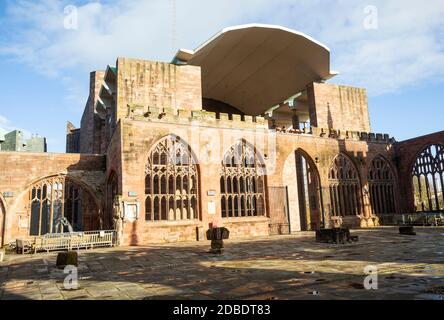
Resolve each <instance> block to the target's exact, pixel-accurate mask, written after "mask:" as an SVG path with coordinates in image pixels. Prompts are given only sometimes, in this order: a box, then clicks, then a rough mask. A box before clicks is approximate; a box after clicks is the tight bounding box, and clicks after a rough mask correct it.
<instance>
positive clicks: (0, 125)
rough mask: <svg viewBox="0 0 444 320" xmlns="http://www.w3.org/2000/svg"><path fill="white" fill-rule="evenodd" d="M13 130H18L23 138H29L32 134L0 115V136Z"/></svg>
mask: <svg viewBox="0 0 444 320" xmlns="http://www.w3.org/2000/svg"><path fill="white" fill-rule="evenodd" d="M14 130H20V131H21V132H22V133H23V135H24V137H25V138H29V137H31V135H32V133H31V132H30V131H28V130H24V129H21V128H17V127H15V126H14V125H13V124H12V123H11V121H10V120H9V119H8V118H6V117H5V116H2V115H0V136H1V135H4V134H6V133H9V132H11V131H14Z"/></svg>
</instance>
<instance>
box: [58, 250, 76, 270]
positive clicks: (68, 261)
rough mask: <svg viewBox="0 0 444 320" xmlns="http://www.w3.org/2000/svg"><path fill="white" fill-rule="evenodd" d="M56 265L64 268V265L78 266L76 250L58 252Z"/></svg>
mask: <svg viewBox="0 0 444 320" xmlns="http://www.w3.org/2000/svg"><path fill="white" fill-rule="evenodd" d="M56 266H57V268H58V269H65V267H66V266H74V267H78V266H79V260H78V255H77V252H76V251H68V252H59V254H58V255H57V262H56Z"/></svg>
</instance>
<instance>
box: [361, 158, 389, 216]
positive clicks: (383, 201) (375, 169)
mask: <svg viewBox="0 0 444 320" xmlns="http://www.w3.org/2000/svg"><path fill="white" fill-rule="evenodd" d="M367 179H368V189H369V193H370V203H371V207H372V212H373V214H374V215H379V216H380V215H385V214H394V213H396V204H395V203H396V202H395V175H394V173H393V170H392V168H391V167H390V164H389V162H388V161H387V160H386V159H384V158H383V157H382V156H376V157H375V158H374V159H373V161H372V164H371V166H370V169H369V171H368V175H367Z"/></svg>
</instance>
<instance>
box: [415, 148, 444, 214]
mask: <svg viewBox="0 0 444 320" xmlns="http://www.w3.org/2000/svg"><path fill="white" fill-rule="evenodd" d="M412 179H413V196H414V199H415V208H416V211H417V212H442V211H444V147H443V146H441V145H437V144H433V145H430V146H428V147H426V148H425V149H424V150H423V151H422V152H421V153H420V154H419V156H418V157H417V158H416V161H415V164H414V165H413V170H412Z"/></svg>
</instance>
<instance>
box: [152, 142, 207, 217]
mask: <svg viewBox="0 0 444 320" xmlns="http://www.w3.org/2000/svg"><path fill="white" fill-rule="evenodd" d="M145 174H146V176H145V196H146V198H145V219H146V220H147V221H178V220H195V219H198V218H199V207H198V170H197V165H196V161H195V160H194V157H193V156H192V152H191V148H190V147H189V146H188V145H187V144H186V143H184V142H183V141H182V140H181V139H180V138H178V137H175V136H167V137H165V138H163V139H162V140H160V141H159V142H158V143H157V144H156V146H155V147H154V148H153V149H152V151H151V153H150V155H149V158H148V163H147V165H146V169H145Z"/></svg>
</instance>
